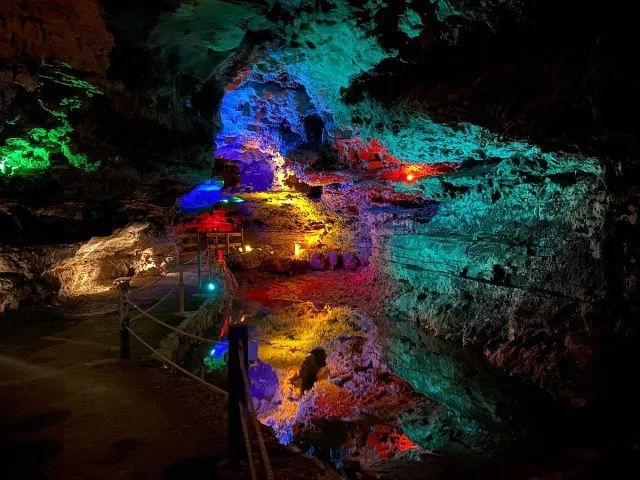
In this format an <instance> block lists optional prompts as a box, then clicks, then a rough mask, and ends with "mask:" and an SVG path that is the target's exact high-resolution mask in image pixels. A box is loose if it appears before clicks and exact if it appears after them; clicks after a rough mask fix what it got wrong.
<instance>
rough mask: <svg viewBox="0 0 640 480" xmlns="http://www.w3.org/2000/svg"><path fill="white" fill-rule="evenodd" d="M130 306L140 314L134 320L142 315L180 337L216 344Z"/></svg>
mask: <svg viewBox="0 0 640 480" xmlns="http://www.w3.org/2000/svg"><path fill="white" fill-rule="evenodd" d="M131 306H132V307H133V308H135V309H136V310H138V311H139V312H140V314H139V315H138V316H136V317H134V319H135V318H138V317H140V316H143V315H144V316H146V317H147V318H149V319H151V320H153V321H154V322H156V323H157V324H159V325H162V326H163V327H165V328H168V329H169V330H172V331H174V332H176V333H178V334H180V335H184V336H185V337H189V338H193V339H194V340H200V341H201V342H206V343H217V342H218V340H214V339H212V338H206V337H201V336H200V335H195V334H193V333H189V332H185V331H184V330H180V329H179V328H176V327H174V326H173V325H169V324H168V323H166V322H163V321H162V320H159V319H157V318H156V317H154V316H153V315H151V314H150V313H148V312H147V311H145V310H142V309H141V308H140V307H138V306H137V305H136V304H135V303H131ZM132 320H133V319H132Z"/></svg>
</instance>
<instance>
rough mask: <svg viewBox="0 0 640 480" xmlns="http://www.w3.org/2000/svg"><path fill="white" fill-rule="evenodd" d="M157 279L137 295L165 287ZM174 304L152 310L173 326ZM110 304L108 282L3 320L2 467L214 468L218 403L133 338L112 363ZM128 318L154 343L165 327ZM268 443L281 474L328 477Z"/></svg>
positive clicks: (117, 473)
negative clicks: (128, 352)
mask: <svg viewBox="0 0 640 480" xmlns="http://www.w3.org/2000/svg"><path fill="white" fill-rule="evenodd" d="M145 281H146V282H147V283H151V282H152V281H153V279H148V280H145ZM167 281H169V280H167ZM163 282H165V280H161V281H160V282H158V284H156V285H155V290H154V292H153V293H149V291H147V293H146V294H145V295H138V303H139V304H140V305H141V306H143V307H146V306H149V305H151V304H152V303H153V302H154V301H155V300H157V298H159V297H160V296H162V295H164V294H165V293H166V291H167V290H166V289H163V288H162V283H163ZM187 283H188V284H189V277H187ZM193 283H194V282H193V280H192V281H191V284H192V285H193ZM134 298H135V292H134ZM192 301H193V300H192ZM177 304H178V299H177V293H174V294H173V295H172V296H170V297H169V298H168V299H167V303H166V305H167V306H166V307H164V308H158V309H157V310H156V309H154V314H156V315H157V316H158V317H159V318H161V319H163V320H164V321H168V322H171V323H173V324H175V323H177V322H178V321H180V320H179V319H178V317H175V316H174V315H173V311H175V307H176V306H177ZM193 306H194V305H189V303H188V304H187V307H188V308H189V307H193ZM116 309H117V296H116V295H115V292H107V293H104V294H99V295H94V296H90V297H85V298H83V299H82V301H76V302H74V303H73V304H66V305H62V306H61V307H32V308H26V309H23V310H20V311H18V312H12V313H11V314H9V315H5V318H3V321H2V322H0V392H1V394H0V431H2V432H3V435H2V436H1V437H0V468H1V469H2V470H3V471H14V472H18V473H19V474H20V475H19V477H20V478H29V479H31V478H34V479H36V478H56V479H58V478H60V479H65V480H72V479H87V478H91V479H102V478H104V479H114V478H122V479H134V478H135V479H138V478H150V479H151V478H169V479H171V478H194V477H195V475H198V476H203V475H206V476H207V477H208V478H216V465H217V464H218V462H219V461H220V460H221V459H223V458H225V456H226V450H227V443H226V442H227V440H226V430H227V424H226V422H227V419H226V410H227V408H226V401H225V400H224V399H222V398H221V397H220V396H218V395H216V394H214V393H213V392H211V391H210V390H209V389H207V388H206V387H204V386H202V385H200V384H197V383H195V382H194V381H193V380H191V379H189V378H186V377H184V376H183V375H182V374H180V373H173V372H170V371H169V370H168V369H166V368H162V367H160V366H159V364H158V363H157V362H155V361H152V360H149V355H148V352H147V351H146V350H144V347H142V346H141V345H139V344H137V342H135V340H132V345H131V346H132V355H133V359H134V360H133V361H131V362H129V361H124V362H123V361H119V359H118V356H119V336H118V327H117V326H118V314H117V310H116ZM132 325H133V327H134V330H136V331H137V332H138V333H141V334H142V336H143V337H144V338H146V339H147V340H148V341H150V342H151V343H152V344H153V345H157V343H158V342H159V341H160V340H161V339H162V338H163V337H164V336H165V335H166V331H162V327H159V326H157V325H155V324H153V323H151V322H133V324H132ZM269 450H270V455H271V457H272V461H273V466H274V470H275V471H276V473H277V472H280V473H281V474H280V475H279V478H287V479H294V478H302V477H300V475H303V474H304V476H305V477H304V478H314V477H313V475H312V476H311V477H309V476H308V474H309V472H311V471H316V470H317V471H318V477H317V478H333V477H332V474H330V472H326V471H325V470H324V469H323V468H318V465H317V463H316V462H315V461H313V460H311V459H308V458H304V459H300V458H299V456H296V457H295V458H296V462H295V464H297V465H299V467H298V468H293V469H292V468H291V465H292V464H294V463H293V462H292V460H291V456H292V455H293V454H292V453H290V452H289V451H287V450H284V449H283V448H281V447H280V446H279V445H277V444H276V443H275V440H272V441H270V444H269Z"/></svg>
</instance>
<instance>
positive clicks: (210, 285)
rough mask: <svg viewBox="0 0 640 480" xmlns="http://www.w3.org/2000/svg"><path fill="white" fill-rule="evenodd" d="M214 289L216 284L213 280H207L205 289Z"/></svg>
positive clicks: (210, 290)
mask: <svg viewBox="0 0 640 480" xmlns="http://www.w3.org/2000/svg"><path fill="white" fill-rule="evenodd" d="M215 290H216V284H215V283H213V282H207V291H208V292H214V291H215Z"/></svg>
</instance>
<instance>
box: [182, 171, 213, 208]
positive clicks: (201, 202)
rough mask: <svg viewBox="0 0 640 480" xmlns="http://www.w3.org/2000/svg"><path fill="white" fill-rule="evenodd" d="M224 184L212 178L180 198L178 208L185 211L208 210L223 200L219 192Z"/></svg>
mask: <svg viewBox="0 0 640 480" xmlns="http://www.w3.org/2000/svg"><path fill="white" fill-rule="evenodd" d="M223 185H224V182H223V181H222V180H221V179H218V178H214V179H213V180H208V181H206V182H204V183H201V184H200V185H198V186H196V187H195V188H194V189H193V190H191V191H190V192H189V193H187V194H186V195H183V196H182V197H180V208H182V210H186V211H194V210H201V209H204V208H209V207H212V206H213V205H215V204H216V203H218V202H219V201H221V200H222V199H223V197H224V196H223V194H222V192H220V190H222V187H223Z"/></svg>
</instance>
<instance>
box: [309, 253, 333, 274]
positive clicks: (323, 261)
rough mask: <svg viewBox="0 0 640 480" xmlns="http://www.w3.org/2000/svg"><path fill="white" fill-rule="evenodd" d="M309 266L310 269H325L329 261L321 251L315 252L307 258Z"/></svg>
mask: <svg viewBox="0 0 640 480" xmlns="http://www.w3.org/2000/svg"><path fill="white" fill-rule="evenodd" d="M309 266H310V267H311V269H312V270H316V271H322V270H326V269H327V267H328V266H329V261H328V260H327V257H326V256H325V255H324V253H322V252H316V253H314V254H312V255H311V259H310V260H309Z"/></svg>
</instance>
